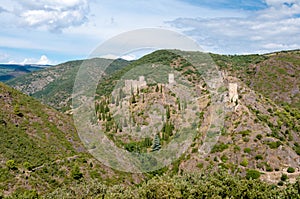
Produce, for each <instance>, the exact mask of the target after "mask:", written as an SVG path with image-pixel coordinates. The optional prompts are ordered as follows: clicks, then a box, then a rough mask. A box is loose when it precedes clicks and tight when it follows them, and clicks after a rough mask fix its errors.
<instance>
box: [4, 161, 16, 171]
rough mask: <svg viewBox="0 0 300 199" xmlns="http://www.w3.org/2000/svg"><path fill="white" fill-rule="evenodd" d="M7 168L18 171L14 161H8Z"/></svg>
mask: <svg viewBox="0 0 300 199" xmlns="http://www.w3.org/2000/svg"><path fill="white" fill-rule="evenodd" d="M6 167H7V168H8V169H9V170H16V169H17V165H16V163H15V161H14V160H7V161H6Z"/></svg>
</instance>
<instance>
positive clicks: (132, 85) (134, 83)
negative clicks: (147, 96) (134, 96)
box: [123, 76, 147, 93]
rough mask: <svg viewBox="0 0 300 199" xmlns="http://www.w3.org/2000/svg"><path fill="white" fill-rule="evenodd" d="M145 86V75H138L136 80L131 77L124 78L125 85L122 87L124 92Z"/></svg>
mask: <svg viewBox="0 0 300 199" xmlns="http://www.w3.org/2000/svg"><path fill="white" fill-rule="evenodd" d="M146 86H147V82H146V81H145V77H144V76H139V79H138V80H132V79H126V80H125V87H124V89H123V90H124V92H127V93H129V92H131V90H133V91H134V92H136V91H137V89H138V88H139V89H140V88H143V87H146Z"/></svg>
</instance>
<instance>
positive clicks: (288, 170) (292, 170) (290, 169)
mask: <svg viewBox="0 0 300 199" xmlns="http://www.w3.org/2000/svg"><path fill="white" fill-rule="evenodd" d="M287 172H288V173H294V172H295V169H294V168H293V167H289V168H288V169H287Z"/></svg>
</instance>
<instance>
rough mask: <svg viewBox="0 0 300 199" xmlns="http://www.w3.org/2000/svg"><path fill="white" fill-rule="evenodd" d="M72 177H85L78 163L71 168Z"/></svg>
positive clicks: (76, 178) (77, 178)
mask: <svg viewBox="0 0 300 199" xmlns="http://www.w3.org/2000/svg"><path fill="white" fill-rule="evenodd" d="M71 177H72V178H73V179H75V180H79V179H81V178H82V177H83V174H82V173H81V172H80V168H79V166H78V165H77V164H76V165H75V166H74V167H73V168H72V170H71Z"/></svg>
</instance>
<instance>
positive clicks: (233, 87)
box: [228, 83, 239, 103]
mask: <svg viewBox="0 0 300 199" xmlns="http://www.w3.org/2000/svg"><path fill="white" fill-rule="evenodd" d="M237 89H238V86H237V83H229V85H228V90H229V102H231V103H237V101H238V99H239V95H238V91H237Z"/></svg>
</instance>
